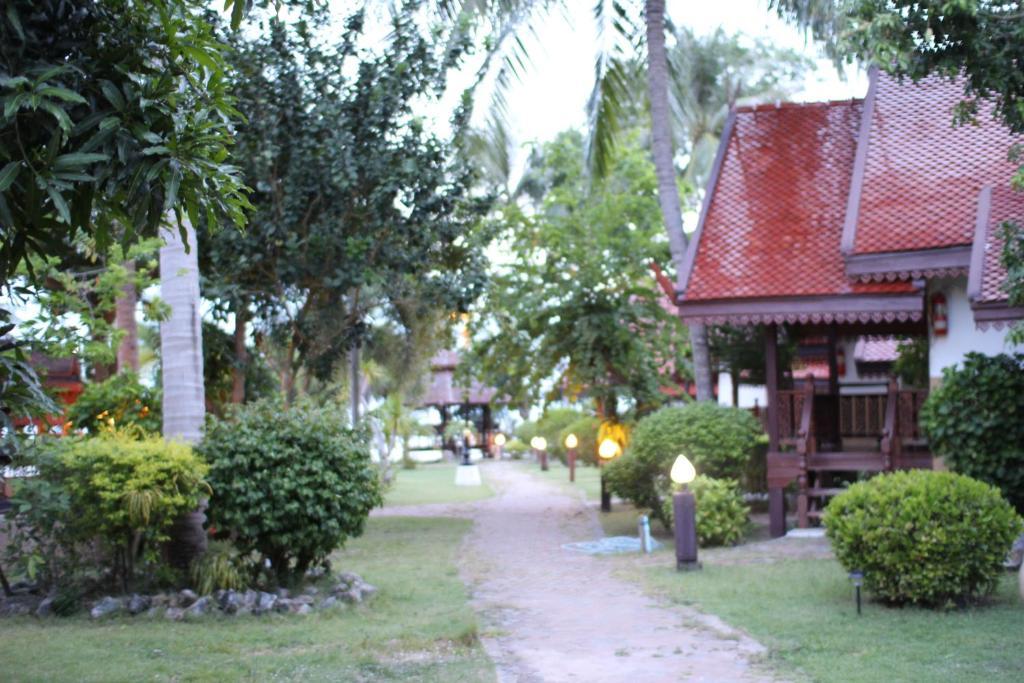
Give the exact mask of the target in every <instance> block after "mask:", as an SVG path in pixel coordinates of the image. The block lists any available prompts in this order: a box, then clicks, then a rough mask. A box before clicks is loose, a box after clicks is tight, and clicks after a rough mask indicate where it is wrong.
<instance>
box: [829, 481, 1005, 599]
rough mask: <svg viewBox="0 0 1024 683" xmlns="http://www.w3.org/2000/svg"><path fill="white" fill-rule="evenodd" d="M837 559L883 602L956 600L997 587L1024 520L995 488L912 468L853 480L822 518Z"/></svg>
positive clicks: (977, 594) (981, 483) (833, 500)
mask: <svg viewBox="0 0 1024 683" xmlns="http://www.w3.org/2000/svg"><path fill="white" fill-rule="evenodd" d="M823 521H824V524H825V529H826V532H827V534H828V537H829V539H830V540H831V541H832V548H833V550H834V551H835V553H836V558H837V559H838V560H839V562H840V563H841V564H842V565H843V566H844V567H845V568H846V569H847V570H849V571H854V570H857V571H861V572H863V573H864V585H865V586H866V587H867V589H868V590H869V591H871V592H873V593H874V594H875V595H876V596H878V597H879V598H880V599H881V600H882V601H883V602H887V603H892V604H905V603H912V604H920V605H926V606H948V605H962V604H965V603H967V602H969V601H971V600H974V599H976V598H978V597H980V596H983V595H986V594H988V593H990V592H991V591H992V589H993V588H995V586H996V583H997V582H998V580H999V576H1000V575H1001V574H1002V572H1003V568H1002V563H1003V560H1004V559H1005V558H1006V554H1007V552H1008V551H1009V550H1010V546H1011V544H1012V543H1013V539H1014V538H1016V536H1017V534H1019V533H1020V531H1021V527H1022V523H1021V519H1020V517H1019V516H1018V515H1017V513H1016V512H1015V511H1014V509H1013V507H1011V506H1010V504H1009V503H1008V502H1006V500H1005V499H1004V498H1003V497H1002V496H1001V495H1000V493H999V489H997V488H995V487H994V486H990V485H988V484H986V483H984V482H981V481H977V480H976V479H971V478H970V477H966V476H963V475H960V474H954V473H952V472H936V471H932V470H913V471H909V472H893V473H891V474H882V475H879V476H877V477H874V478H872V479H870V480H868V481H865V482H860V483H857V484H854V485H853V486H851V487H850V488H849V489H847V490H846V491H844V492H843V493H841V494H840V495H838V496H836V497H835V498H833V499H832V502H831V503H829V506H828V508H826V510H825V515H824V518H823Z"/></svg>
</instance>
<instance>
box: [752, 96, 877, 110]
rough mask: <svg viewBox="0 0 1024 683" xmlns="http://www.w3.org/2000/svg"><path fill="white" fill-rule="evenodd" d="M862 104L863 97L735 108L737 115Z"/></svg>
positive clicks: (773, 103) (770, 103)
mask: <svg viewBox="0 0 1024 683" xmlns="http://www.w3.org/2000/svg"><path fill="white" fill-rule="evenodd" d="M862 102H864V98H863V97H852V98H850V99H847V100H824V101H819V102H783V101H781V100H776V101H775V102H768V103H762V104H744V105H739V106H736V107H735V111H736V112H737V113H738V114H748V113H757V112H762V111H776V110H779V109H811V108H814V107H842V106H847V107H852V106H854V105H857V104H861V103H862Z"/></svg>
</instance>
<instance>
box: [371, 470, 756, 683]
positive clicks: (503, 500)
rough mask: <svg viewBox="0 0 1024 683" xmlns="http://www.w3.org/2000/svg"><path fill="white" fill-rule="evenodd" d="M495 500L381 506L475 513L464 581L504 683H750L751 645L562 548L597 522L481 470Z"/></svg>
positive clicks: (588, 534) (560, 497) (520, 480)
mask: <svg viewBox="0 0 1024 683" xmlns="http://www.w3.org/2000/svg"><path fill="white" fill-rule="evenodd" d="M483 469H484V477H485V478H486V479H487V481H488V483H489V484H490V485H491V486H492V487H494V488H495V489H496V490H497V491H498V495H497V497H495V498H492V499H488V500H483V501H478V502H475V503H467V504H459V505H429V506H427V505H425V506H418V507H408V508H388V509H385V510H383V511H379V512H381V513H383V514H387V515H401V514H416V515H459V516H464V515H471V516H472V518H473V519H474V520H475V522H476V523H475V525H474V528H473V532H472V533H471V534H470V536H469V538H468V539H467V547H466V550H465V553H464V556H463V562H462V566H463V575H464V577H465V578H466V580H467V582H468V583H469V584H470V585H471V587H472V589H473V598H474V605H475V607H476V608H477V610H478V612H479V613H480V615H481V618H482V621H483V623H484V646H485V648H486V649H487V652H488V654H489V655H490V656H491V658H492V659H493V660H494V662H495V664H496V666H497V669H498V678H499V681H501V682H502V683H506V682H508V683H535V682H548V681H551V682H555V681H587V682H588V683H589V682H603V681H608V682H612V681H615V682H627V683H660V682H662V681H756V680H771V677H770V676H769V675H767V674H765V673H764V672H762V671H758V670H756V669H754V668H752V666H751V659H752V658H753V657H756V656H757V655H758V654H760V653H762V652H763V648H762V646H761V645H759V644H758V643H756V642H754V641H753V640H751V639H750V638H749V637H747V636H745V635H744V634H742V633H739V632H736V631H733V630H731V629H729V627H727V626H726V625H725V624H723V623H721V622H720V621H718V620H717V619H715V618H714V617H707V616H704V615H700V614H698V613H696V612H693V611H688V610H685V609H684V608H677V607H673V608H667V607H663V606H660V605H658V604H656V603H654V602H653V601H652V600H651V599H650V598H648V597H646V596H644V595H643V593H641V592H640V590H639V589H638V588H637V587H635V586H633V585H632V584H630V583H627V582H624V581H622V580H620V579H617V578H615V577H614V576H613V575H612V563H610V562H603V561H602V560H601V559H599V558H594V557H590V556H588V555H585V554H583V553H579V552H574V551H570V550H565V549H563V548H562V544H564V543H569V542H573V541H581V540H592V539H594V538H597V537H598V536H599V535H600V534H601V531H600V524H599V522H598V520H597V517H596V514H595V512H594V511H593V510H592V509H590V508H588V507H587V506H586V505H585V504H584V503H583V502H582V501H581V500H579V499H576V498H573V497H572V496H571V495H569V494H567V493H566V491H565V490H563V489H561V488H559V487H557V486H555V485H552V484H549V483H547V482H544V481H541V480H540V479H538V478H536V477H533V476H531V475H530V474H529V473H527V472H524V471H522V470H521V469H518V468H517V467H515V466H514V465H511V464H509V463H488V464H487V465H485V466H484V468H483Z"/></svg>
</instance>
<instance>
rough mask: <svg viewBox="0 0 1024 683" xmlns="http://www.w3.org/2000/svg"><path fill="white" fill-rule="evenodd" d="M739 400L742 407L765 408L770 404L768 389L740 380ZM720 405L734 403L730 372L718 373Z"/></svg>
mask: <svg viewBox="0 0 1024 683" xmlns="http://www.w3.org/2000/svg"><path fill="white" fill-rule="evenodd" d="M739 402H740V405H739V407H740V408H753V407H754V406H755V405H758V406H760V407H762V408H764V407H765V406H767V405H768V391H767V390H766V389H765V388H764V386H761V385H756V384H743V383H742V382H740V392H739ZM718 405H720V406H731V405H732V376H730V375H729V373H728V372H720V373H718Z"/></svg>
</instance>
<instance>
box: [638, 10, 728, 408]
mask: <svg viewBox="0 0 1024 683" xmlns="http://www.w3.org/2000/svg"><path fill="white" fill-rule="evenodd" d="M644 14H645V20H646V22H647V87H648V98H649V99H650V105H651V154H652V156H653V157H654V170H655V173H656V174H657V177H658V202H659V204H660V205H661V215H662V219H663V220H664V221H665V230H666V232H668V245H669V250H670V251H671V252H672V261H673V262H674V264H675V267H676V273H677V274H679V273H681V272H682V269H683V259H684V257H685V255H686V234H685V233H684V232H683V210H682V207H681V205H680V202H679V187H678V185H677V183H676V168H675V164H674V162H673V161H672V156H673V151H672V119H671V112H670V110H669V106H668V56H667V54H666V52H665V0H646V2H645V12H644ZM690 346H691V348H692V349H693V375H694V380H695V382H696V384H697V400H698V401H710V400H712V399H713V398H714V390H713V388H712V383H711V353H710V351H709V349H708V336H707V329H706V328H705V327H704V325H690Z"/></svg>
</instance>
